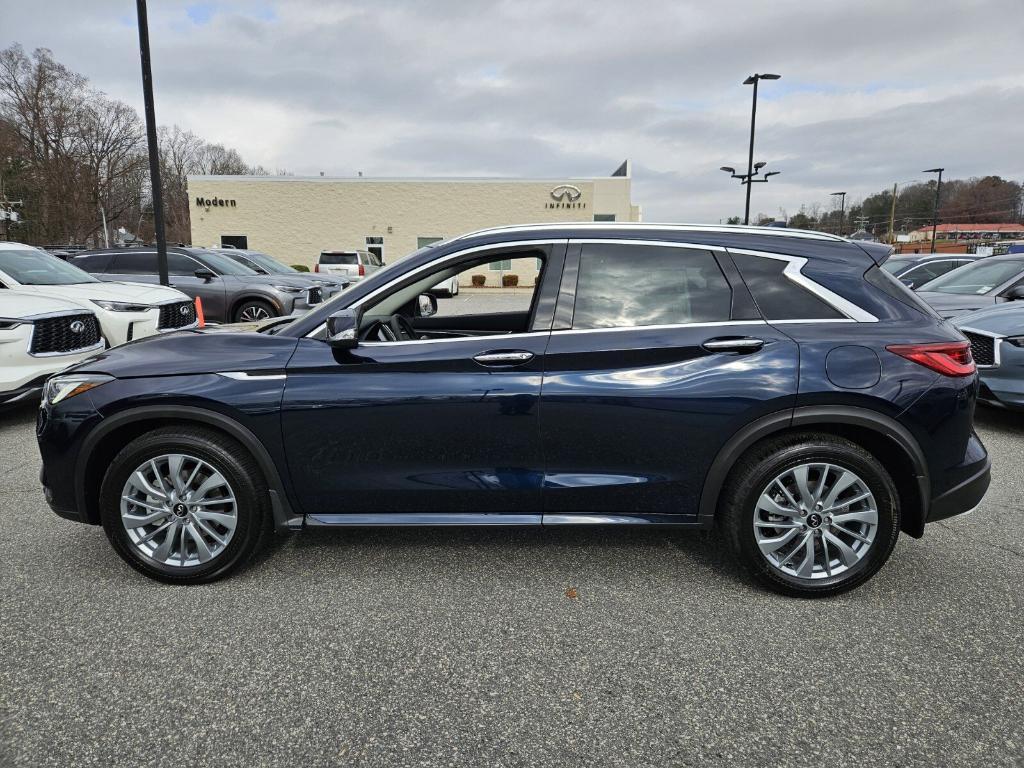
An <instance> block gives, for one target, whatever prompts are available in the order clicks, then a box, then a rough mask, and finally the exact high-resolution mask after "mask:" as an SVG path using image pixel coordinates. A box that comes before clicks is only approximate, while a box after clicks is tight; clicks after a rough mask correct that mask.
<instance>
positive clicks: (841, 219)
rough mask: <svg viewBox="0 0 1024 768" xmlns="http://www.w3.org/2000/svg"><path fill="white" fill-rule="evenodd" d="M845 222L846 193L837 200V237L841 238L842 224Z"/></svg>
mask: <svg viewBox="0 0 1024 768" xmlns="http://www.w3.org/2000/svg"><path fill="white" fill-rule="evenodd" d="M845 221H846V193H845V192H843V196H842V197H840V198H839V236H840V237H842V236H843V223H844V222H845Z"/></svg>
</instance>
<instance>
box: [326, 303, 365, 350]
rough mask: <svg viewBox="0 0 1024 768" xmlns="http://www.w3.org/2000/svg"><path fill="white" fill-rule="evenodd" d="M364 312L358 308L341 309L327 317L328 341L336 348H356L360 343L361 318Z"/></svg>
mask: <svg viewBox="0 0 1024 768" xmlns="http://www.w3.org/2000/svg"><path fill="white" fill-rule="evenodd" d="M361 317H362V312H360V311H359V310H357V309H339V310H338V311H337V312H335V313H333V314H332V315H330V316H329V317H328V318H327V343H328V344H330V345H331V346H332V347H333V348H334V349H355V348H356V347H357V346H358V345H359V320H360V318H361Z"/></svg>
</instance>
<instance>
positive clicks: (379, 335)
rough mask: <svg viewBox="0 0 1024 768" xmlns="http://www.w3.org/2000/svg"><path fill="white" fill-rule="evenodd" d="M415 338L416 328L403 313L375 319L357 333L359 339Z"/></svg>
mask: <svg viewBox="0 0 1024 768" xmlns="http://www.w3.org/2000/svg"><path fill="white" fill-rule="evenodd" d="M416 338H417V336H416V329H415V328H413V327H412V323H410V322H409V321H408V320H407V319H406V318H405V316H404V315H391V317H389V318H388V319H387V320H375V321H374V322H372V323H370V325H369V326H368V327H367V328H366V329H365V330H364V331H362V332H361V333H360V334H359V340H360V341H413V340H415V339H416Z"/></svg>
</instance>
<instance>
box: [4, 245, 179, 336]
mask: <svg viewBox="0 0 1024 768" xmlns="http://www.w3.org/2000/svg"><path fill="white" fill-rule="evenodd" d="M4 288H10V289H13V290H17V291H18V292H19V293H22V294H34V295H36V296H39V297H41V298H42V297H46V298H52V299H62V300H64V301H69V302H71V303H72V304H76V305H78V306H79V307H81V308H83V309H86V310H88V311H90V312H93V313H94V314H95V315H96V317H97V319H98V320H99V323H100V331H101V333H102V334H103V338H104V339H105V340H106V342H107V344H109V345H110V346H115V345H117V344H123V343H124V342H126V341H131V340H132V339H139V338H142V337H143V336H152V335H153V334H155V333H160V332H163V331H174V330H178V329H180V328H193V327H195V326H196V322H197V321H196V308H195V305H194V304H193V303H192V299H190V298H189V297H188V296H186V295H185V294H184V293H182V292H181V291H178V290H175V289H174V288H167V287H165V286H162V285H159V286H158V285H144V284H141V283H113V282H103V281H100V280H97V279H96V278H95V277H93V276H92V275H90V274H89V273H88V272H83V271H82V270H81V269H79V268H78V267H76V266H74V265H72V264H68V263H67V262H66V261H61V260H60V259H58V258H57V257H56V256H52V255H50V254H49V253H46V252H45V251H41V250H39V249H38V248H33V247H32V246H30V245H22V244H21V243H0V315H3V314H4V298H3V296H4V293H3V291H2V289H4Z"/></svg>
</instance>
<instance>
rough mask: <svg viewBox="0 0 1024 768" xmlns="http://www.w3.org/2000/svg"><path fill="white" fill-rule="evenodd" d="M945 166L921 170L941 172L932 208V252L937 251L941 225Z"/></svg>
mask: <svg viewBox="0 0 1024 768" xmlns="http://www.w3.org/2000/svg"><path fill="white" fill-rule="evenodd" d="M944 170H946V169H945V168H929V169H928V170H927V171H921V173H937V174H939V181H938V183H937V184H936V185H935V205H934V206H933V208H932V248H931V252H932V253H935V230H936V229H938V227H939V194H940V193H941V192H942V172H943V171H944Z"/></svg>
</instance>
